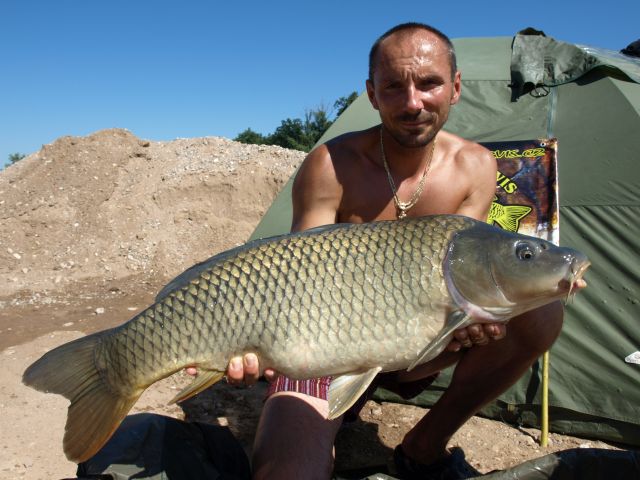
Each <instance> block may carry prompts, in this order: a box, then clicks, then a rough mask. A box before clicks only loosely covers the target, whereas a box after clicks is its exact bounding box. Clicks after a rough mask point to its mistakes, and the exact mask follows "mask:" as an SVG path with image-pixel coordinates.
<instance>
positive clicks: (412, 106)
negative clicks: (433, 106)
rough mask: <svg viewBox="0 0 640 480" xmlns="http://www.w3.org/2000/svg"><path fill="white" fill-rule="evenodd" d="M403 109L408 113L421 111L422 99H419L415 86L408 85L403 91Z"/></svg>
mask: <svg viewBox="0 0 640 480" xmlns="http://www.w3.org/2000/svg"><path fill="white" fill-rule="evenodd" d="M404 103H405V108H406V109H407V110H408V111H410V112H419V111H420V110H422V108H423V105H422V99H421V98H420V92H419V91H418V90H417V89H416V87H415V86H413V85H410V86H408V87H407V89H406V91H405V102H404Z"/></svg>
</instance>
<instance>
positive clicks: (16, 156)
mask: <svg viewBox="0 0 640 480" xmlns="http://www.w3.org/2000/svg"><path fill="white" fill-rule="evenodd" d="M26 156H27V155H26V154H24V153H12V154H10V155H9V162H11V163H12V164H13V163H16V162H19V161H20V160H22V159H23V158H24V157H26Z"/></svg>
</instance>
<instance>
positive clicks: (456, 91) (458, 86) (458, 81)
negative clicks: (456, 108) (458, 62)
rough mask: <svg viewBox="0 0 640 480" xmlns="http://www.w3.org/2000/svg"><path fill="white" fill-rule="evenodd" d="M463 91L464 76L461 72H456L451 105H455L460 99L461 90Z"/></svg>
mask: <svg viewBox="0 0 640 480" xmlns="http://www.w3.org/2000/svg"><path fill="white" fill-rule="evenodd" d="M461 91H462V76H461V74H460V72H456V76H455V77H454V78H453V92H452V94H451V102H450V105H455V104H456V103H458V100H460V92H461Z"/></svg>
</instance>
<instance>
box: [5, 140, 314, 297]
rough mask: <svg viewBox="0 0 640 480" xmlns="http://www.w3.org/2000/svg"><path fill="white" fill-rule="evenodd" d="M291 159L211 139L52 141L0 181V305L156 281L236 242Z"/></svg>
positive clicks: (295, 155)
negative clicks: (128, 281)
mask: <svg viewBox="0 0 640 480" xmlns="http://www.w3.org/2000/svg"><path fill="white" fill-rule="evenodd" d="M303 157H304V153H303V152H298V151H295V150H287V149H284V148H280V147H273V146H257V145H244V144H241V143H238V142H234V141H231V140H228V139H224V138H217V137H206V138H194V139H177V140H174V141H171V142H152V141H148V140H141V139H139V138H137V137H136V136H135V135H133V134H132V133H131V132H129V131H126V130H120V129H111V130H102V131H99V132H97V133H94V134H92V135H89V136H87V137H62V138H60V139H58V140H56V141H55V142H54V143H52V144H49V145H45V146H43V148H42V149H41V150H40V151H39V152H37V153H35V154H33V155H30V156H29V157H27V158H25V159H23V160H21V161H20V162H18V163H17V164H15V165H13V166H10V167H8V168H6V169H5V170H4V171H3V172H1V173H0V199H1V200H0V219H1V222H0V298H2V297H4V298H7V297H13V296H15V295H16V294H17V293H18V292H25V293H26V292H28V294H29V295H30V296H31V297H32V298H39V297H44V296H45V295H44V294H43V292H44V293H51V292H56V291H62V290H69V288H71V287H72V286H73V284H74V283H78V282H85V281H87V280H89V279H94V280H95V279H97V280H99V281H101V282H113V281H115V280H122V279H124V278H126V277H130V276H140V275H141V276H142V277H144V278H154V279H157V280H159V281H161V280H166V279H167V278H169V277H170V276H172V275H174V274H176V273H178V272H180V271H182V270H183V269H184V268H186V267H189V266H191V265H192V264H194V263H196V262H198V261H200V260H203V259H205V258H208V257H209V256H211V255H213V254H214V253H217V252H219V251H221V250H226V249H227V248H230V247H233V246H235V245H238V244H240V243H242V242H244V241H245V240H246V239H247V237H248V236H249V234H250V233H251V231H252V230H253V228H254V227H255V225H256V224H257V222H258V220H259V219H260V218H261V216H262V215H263V214H264V212H265V211H266V209H267V208H268V206H269V205H270V204H271V202H272V200H273V198H274V197H275V195H276V193H277V192H278V191H279V190H280V189H281V188H282V186H283V184H284V182H286V180H287V179H288V178H289V177H290V175H291V174H292V173H293V171H294V170H295V168H296V167H297V166H298V165H299V163H300V162H301V161H302V159H303ZM142 277H139V278H142Z"/></svg>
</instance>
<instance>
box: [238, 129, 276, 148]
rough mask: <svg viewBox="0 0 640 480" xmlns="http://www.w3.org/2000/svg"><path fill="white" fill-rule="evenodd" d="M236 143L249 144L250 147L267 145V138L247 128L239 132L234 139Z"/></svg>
mask: <svg viewBox="0 0 640 480" xmlns="http://www.w3.org/2000/svg"><path fill="white" fill-rule="evenodd" d="M234 140H235V141H236V142H240V143H249V144H252V145H265V144H269V139H268V137H265V136H264V135H262V134H261V133H258V132H255V131H253V130H251V129H250V128H247V129H246V130H245V131H243V132H240V133H239V134H238V136H237V137H236V138H234Z"/></svg>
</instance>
